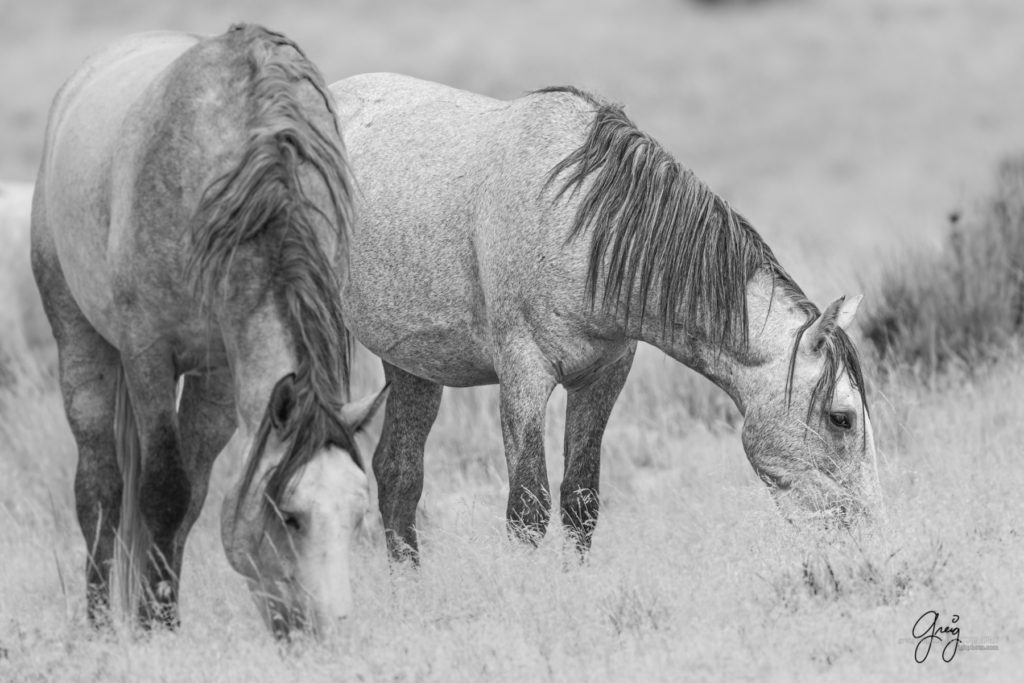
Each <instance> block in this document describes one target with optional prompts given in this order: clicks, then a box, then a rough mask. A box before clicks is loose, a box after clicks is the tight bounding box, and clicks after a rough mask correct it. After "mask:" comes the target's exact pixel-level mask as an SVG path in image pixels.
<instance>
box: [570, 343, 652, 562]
mask: <svg viewBox="0 0 1024 683" xmlns="http://www.w3.org/2000/svg"><path fill="white" fill-rule="evenodd" d="M635 352H636V345H635V344H634V345H632V346H631V347H630V348H629V350H628V351H627V352H626V354H625V355H624V356H622V358H620V359H619V360H617V361H616V362H615V363H614V364H612V365H611V366H610V367H608V368H605V369H604V371H603V372H602V373H601V374H600V375H599V376H598V377H597V378H595V380H594V381H593V382H592V383H590V384H588V385H586V386H585V387H581V388H579V389H571V390H570V391H569V392H568V397H567V399H566V408H565V474H564V476H563V478H562V486H561V508H562V525H563V526H564V527H565V529H566V531H567V532H568V534H569V535H570V537H572V539H573V540H574V541H575V543H576V548H577V550H579V552H580V554H581V555H583V554H586V553H587V551H589V550H590V543H591V539H592V537H593V535H594V527H595V526H596V525H597V514H598V509H599V508H600V498H599V494H598V487H599V483H600V478H601V439H602V437H603V436H604V430H605V427H606V426H607V424H608V418H609V417H610V416H611V412H612V407H613V406H614V405H615V401H616V399H618V397H619V393H620V392H621V391H622V387H623V385H624V384H625V383H626V377H628V376H629V370H630V368H631V367H632V365H633V355H634V354H635Z"/></svg>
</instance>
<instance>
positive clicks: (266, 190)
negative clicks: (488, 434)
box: [188, 25, 354, 505]
mask: <svg viewBox="0 0 1024 683" xmlns="http://www.w3.org/2000/svg"><path fill="white" fill-rule="evenodd" d="M221 39H224V40H226V41H227V43H228V46H229V48H231V49H233V50H236V51H238V52H240V53H241V55H242V59H243V60H244V64H245V67H246V68H247V72H246V74H245V75H246V76H247V77H248V78H249V88H248V98H249V107H250V118H249V122H248V131H249V133H248V139H247V141H246V143H245V147H244V149H243V150H242V155H241V159H240V160H239V161H238V163H237V165H235V166H234V168H231V169H230V170H228V171H227V172H226V173H224V174H223V175H221V176H220V177H218V178H217V179H216V180H214V181H213V182H212V183H210V185H209V186H208V187H207V189H206V191H205V192H204V193H203V196H202V199H201V200H200V203H199V207H198V208H197V210H196V212H195V215H194V216H193V219H192V224H191V228H190V229H191V238H192V246H191V249H192V252H191V256H190V260H189V264H188V272H189V275H190V279H191V281H192V283H193V286H194V287H195V289H196V291H197V294H198V295H199V296H200V298H201V299H202V300H204V301H207V300H209V299H210V298H211V297H212V296H214V295H223V294H224V289H225V288H226V286H227V276H228V273H229V272H230V269H231V264H232V260H233V259H234V257H235V254H236V252H237V250H238V249H239V247H240V246H242V245H243V244H246V243H250V242H252V241H253V240H257V239H263V240H265V242H264V245H265V248H266V250H267V251H266V253H268V254H269V255H270V262H271V264H272V265H271V271H272V272H271V273H270V274H269V277H270V280H271V291H272V292H273V296H274V297H275V299H276V303H277V307H278V310H279V312H280V314H281V317H282V319H283V320H284V322H285V325H286V327H287V329H288V330H289V332H290V336H291V338H292V344H293V348H294V351H295V356H296V360H297V365H296V369H295V406H294V409H293V410H292V412H291V414H292V418H290V420H289V425H288V428H287V432H288V433H287V434H282V437H284V438H286V439H287V440H288V444H287V446H286V453H285V455H284V457H283V459H282V460H281V463H280V464H279V465H278V466H277V467H276V468H275V469H274V471H273V472H272V473H271V475H270V476H269V480H268V481H267V488H266V494H267V495H266V498H267V502H268V505H273V504H276V503H277V501H278V500H279V498H280V496H281V494H282V493H283V492H284V491H285V489H286V487H287V486H288V484H289V483H290V482H291V481H292V479H293V478H294V477H295V475H296V474H297V473H298V472H299V471H301V470H302V468H303V467H304V466H305V464H306V463H307V462H309V460H310V459H311V458H312V457H313V455H314V454H315V453H316V452H317V451H318V450H319V449H321V448H323V446H324V445H325V444H326V443H327V442H328V441H331V440H335V441H337V440H341V441H347V442H348V443H341V444H338V445H340V446H344V447H351V446H352V444H351V439H350V438H348V435H347V432H346V431H345V429H344V427H343V426H342V425H341V424H340V422H339V420H338V418H337V417H336V416H338V415H339V414H340V408H341V404H342V401H343V400H345V399H346V398H347V394H348V382H349V357H350V350H351V340H350V338H349V335H348V332H347V330H346V328H345V326H344V323H343V320H342V312H341V300H340V291H341V288H340V285H339V278H338V275H337V273H336V272H335V269H334V265H333V263H332V258H331V255H329V254H326V253H324V250H323V249H322V248H321V246H320V241H319V237H318V232H317V221H318V219H319V220H323V221H325V222H326V223H327V224H328V225H330V226H331V228H332V229H333V230H335V231H336V237H337V240H338V248H339V250H341V251H342V252H343V253H347V250H348V239H349V231H350V229H351V227H350V226H351V220H352V216H351V208H350V207H351V181H350V175H349V169H348V164H347V162H346V160H345V157H344V152H343V147H342V143H341V133H340V131H339V129H338V124H337V118H336V116H335V110H334V102H333V99H332V98H331V97H330V95H329V93H328V92H327V89H326V86H325V84H324V79H323V76H322V75H321V74H320V72H319V71H318V70H317V68H316V67H315V66H314V65H313V64H312V63H311V62H310V61H309V60H308V59H306V57H305V55H304V54H303V53H302V51H301V50H300V49H299V47H298V46H297V45H296V44H295V43H293V42H292V41H291V40H289V39H288V38H286V37H285V36H283V35H281V34H279V33H274V32H271V31H268V30H266V29H263V28H261V27H258V26H248V25H235V26H232V27H231V29H230V30H229V31H228V33H227V34H226V35H225V36H223V37H222V38H218V39H215V40H221ZM303 84H306V85H309V86H311V87H312V88H313V89H314V91H315V92H316V93H317V94H318V95H319V96H320V97H321V98H322V99H323V103H324V111H325V112H326V114H327V117H326V118H329V120H330V121H331V123H330V124H329V126H330V127H329V128H328V129H326V130H324V129H322V128H321V127H318V126H317V125H316V123H315V122H314V120H313V119H312V118H311V117H310V115H309V113H308V112H307V111H306V109H305V105H304V104H303V103H302V102H301V100H300V99H299V94H298V90H299V88H300V87H301V86H302V85H303ZM305 169H312V170H313V172H314V173H315V174H316V175H317V176H318V177H319V179H320V180H322V182H323V184H324V186H325V187H326V188H327V190H328V194H329V197H330V206H329V207H327V208H326V209H325V208H322V207H320V206H317V205H316V204H315V203H314V202H313V200H311V199H310V197H309V195H308V193H307V188H306V187H304V186H303V183H302V181H301V172H302V171H303V170H305ZM339 429H340V430H341V435H340V436H339V434H338V432H339ZM269 433H270V418H269V415H268V414H266V413H265V414H264V417H263V420H262V424H261V426H260V428H259V432H258V434H257V435H256V439H255V443H254V445H253V450H252V452H251V454H250V456H249V458H248V461H247V464H246V469H245V473H244V477H243V481H242V489H241V490H242V494H243V495H242V496H240V499H242V498H244V494H245V492H246V491H248V489H249V487H250V486H251V484H252V481H253V477H254V476H255V473H256V471H257V469H258V467H259V463H260V459H261V458H262V456H263V452H264V450H265V448H266V443H267V437H268V436H269ZM353 453H354V450H353Z"/></svg>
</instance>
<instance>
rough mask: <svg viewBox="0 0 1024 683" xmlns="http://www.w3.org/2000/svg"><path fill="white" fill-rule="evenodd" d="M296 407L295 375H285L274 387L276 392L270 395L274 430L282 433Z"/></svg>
mask: <svg viewBox="0 0 1024 683" xmlns="http://www.w3.org/2000/svg"><path fill="white" fill-rule="evenodd" d="M294 407H295V373H294V372H293V373H291V374H289V375H285V376H284V377H282V378H281V379H280V380H279V381H278V383H277V384H275V385H274V391H273V392H271V394H270V407H269V408H268V410H269V411H270V422H271V424H273V425H274V429H276V430H277V431H282V430H283V429H284V427H285V425H287V424H288V417H289V416H290V415H291V414H292V408H294Z"/></svg>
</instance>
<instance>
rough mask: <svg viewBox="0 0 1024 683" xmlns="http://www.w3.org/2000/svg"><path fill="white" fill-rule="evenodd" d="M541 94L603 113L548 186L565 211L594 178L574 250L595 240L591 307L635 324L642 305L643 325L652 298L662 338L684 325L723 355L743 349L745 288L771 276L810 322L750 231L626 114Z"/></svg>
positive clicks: (793, 288) (580, 212)
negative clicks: (620, 312) (616, 312)
mask: <svg viewBox="0 0 1024 683" xmlns="http://www.w3.org/2000/svg"><path fill="white" fill-rule="evenodd" d="M540 92H569V93H572V94H574V95H576V96H578V97H582V98H583V99H584V100H585V101H587V102H588V103H590V104H591V105H592V106H594V108H595V115H594V121H593V123H592V124H591V126H590V130H589V133H588V136H587V139H586V141H585V142H584V143H583V144H582V145H581V146H580V147H579V148H577V149H576V150H575V151H573V152H572V153H571V154H569V156H567V157H566V158H565V159H563V160H562V161H560V162H559V163H558V164H557V165H556V166H555V167H554V168H553V169H552V171H551V173H550V175H549V176H548V179H547V182H546V183H545V186H544V189H545V190H547V189H548V188H549V187H550V186H551V185H553V184H554V183H555V182H556V180H558V178H559V177H560V176H562V175H563V174H565V180H564V182H563V184H562V185H561V187H560V188H559V189H558V192H557V194H556V195H555V198H554V199H555V201H558V200H559V199H561V198H562V197H563V196H565V195H569V196H570V197H575V196H576V195H577V194H579V193H580V192H581V191H582V190H583V187H584V182H585V181H587V180H588V179H589V178H593V182H592V183H591V184H590V186H589V188H587V189H586V191H585V192H584V193H583V196H582V198H581V199H580V203H579V207H578V209H577V211H576V217H575V220H574V222H573V225H572V229H571V231H570V233H569V236H568V240H567V241H572V240H575V239H577V238H579V237H580V236H581V235H583V234H584V233H585V232H586V231H587V230H588V229H591V230H592V231H593V235H592V238H591V240H592V241H591V249H590V262H589V266H588V272H587V290H586V291H587V297H588V300H589V302H590V304H591V305H594V304H595V303H596V300H597V296H598V292H599V291H600V292H603V296H602V297H601V298H602V305H603V306H605V307H615V306H617V305H620V303H621V305H624V306H625V315H626V319H627V321H631V320H632V317H631V316H633V315H635V313H634V312H633V311H632V310H630V307H631V304H632V303H633V301H634V295H637V297H638V298H637V300H636V303H637V304H638V305H639V308H640V311H639V322H640V324H641V325H642V324H643V321H644V316H645V315H647V314H648V313H649V311H648V309H647V304H648V299H649V298H650V297H651V296H652V293H654V296H655V297H656V299H655V300H656V301H657V303H658V308H657V311H656V312H657V314H658V318H659V320H660V322H661V325H662V329H663V330H665V331H669V332H673V331H674V330H675V329H676V324H677V321H680V322H681V323H682V326H683V328H684V329H685V330H686V331H687V332H688V333H691V334H697V335H699V336H701V337H703V338H705V339H707V340H709V341H713V342H715V343H716V344H717V345H718V346H720V347H721V346H722V345H724V344H726V343H729V342H734V343H735V342H739V343H740V344H741V345H742V346H745V345H746V343H747V341H748V339H747V305H746V301H747V299H746V288H747V282H748V281H749V280H750V278H751V277H753V275H754V274H755V273H756V272H757V271H758V270H759V269H764V270H766V272H767V273H769V274H770V275H771V276H772V277H773V279H774V281H775V285H776V286H778V287H782V288H784V289H785V290H786V291H787V292H788V293H791V294H794V295H797V296H796V298H798V299H799V300H802V301H806V302H807V304H808V306H809V311H808V312H810V308H813V304H811V303H810V302H809V301H807V299H806V297H805V296H804V295H803V292H802V291H801V290H800V288H799V286H797V284H796V283H795V282H794V281H793V279H792V278H791V277H790V276H789V275H788V274H787V273H786V271H785V270H784V269H783V268H782V266H781V265H780V264H779V262H778V260H777V259H776V258H775V255H774V254H773V253H772V250H771V248H769V246H768V245H767V244H766V243H765V242H764V240H763V239H761V236H760V235H758V233H757V231H756V230H754V228H753V227H752V226H751V225H750V223H749V222H747V220H746V219H745V218H743V216H741V215H740V214H738V213H736V212H735V211H733V210H732V209H731V208H730V207H729V205H728V204H727V203H726V202H725V200H723V199H722V198H721V197H719V196H718V195H716V194H715V193H714V192H712V191H711V190H710V189H708V187H707V186H706V185H705V184H704V183H703V182H701V180H700V179H698V178H697V176H696V175H694V173H693V172H692V171H690V170H688V169H685V168H683V167H682V166H681V165H680V164H679V163H677V162H676V161H675V159H673V158H672V156H671V155H670V154H669V153H668V152H666V151H665V150H664V149H662V147H661V146H660V145H659V144H658V142H657V141H656V140H654V138H652V137H651V136H649V135H648V134H646V133H644V132H643V131H641V130H639V129H638V128H637V127H636V126H635V125H634V124H633V122H632V121H631V120H630V119H629V117H627V116H626V114H625V113H624V112H623V110H622V108H621V107H618V106H615V105H611V104H608V103H603V102H601V101H599V100H598V99H596V98H595V97H593V96H592V95H589V94H587V93H583V92H581V91H579V90H577V89H575V88H564V87H563V88H549V89H546V90H543V91H540ZM602 272H603V281H602Z"/></svg>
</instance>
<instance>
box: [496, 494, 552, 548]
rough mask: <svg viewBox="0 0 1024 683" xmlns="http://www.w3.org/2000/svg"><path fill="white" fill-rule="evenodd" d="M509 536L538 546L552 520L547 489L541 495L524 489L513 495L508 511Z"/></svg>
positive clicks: (510, 498)
mask: <svg viewBox="0 0 1024 683" xmlns="http://www.w3.org/2000/svg"><path fill="white" fill-rule="evenodd" d="M505 516H506V520H507V525H508V531H509V534H510V535H511V536H512V537H513V538H514V539H516V540H518V541H522V542H524V543H529V544H531V545H537V544H538V543H539V542H540V540H541V539H542V538H544V534H545V533H546V532H547V528H548V522H549V521H550V519H551V497H550V496H549V495H548V492H547V490H546V489H540V493H539V494H534V493H532V492H531V491H529V490H527V489H525V488H523V489H521V493H520V495H517V496H516V495H511V496H510V497H509V501H508V509H507V510H506V515H505Z"/></svg>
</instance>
